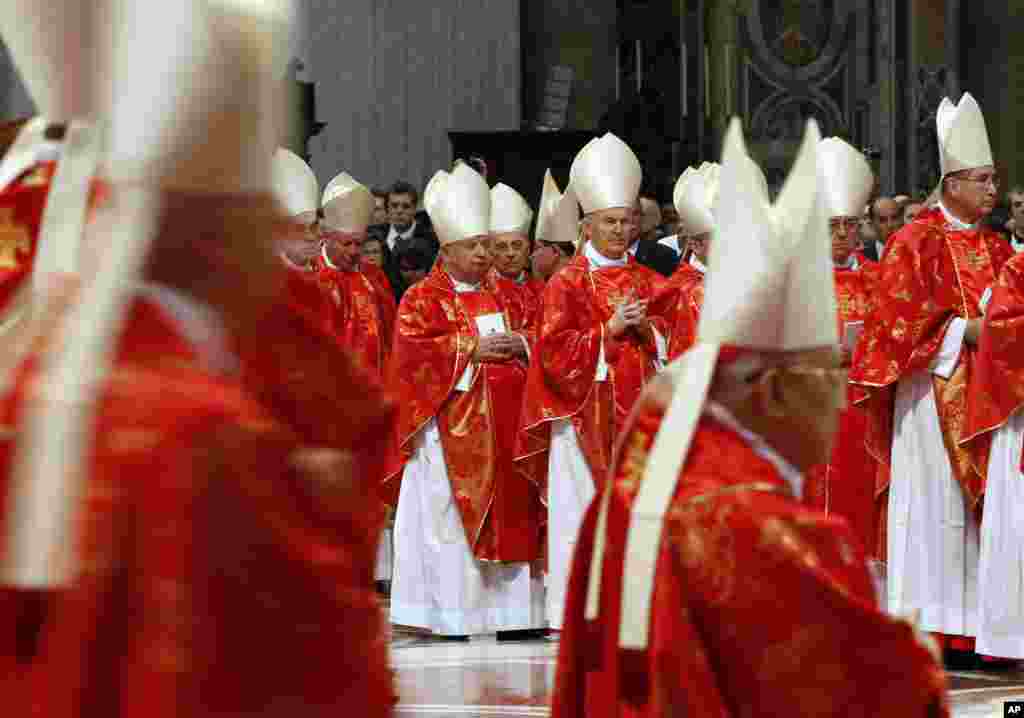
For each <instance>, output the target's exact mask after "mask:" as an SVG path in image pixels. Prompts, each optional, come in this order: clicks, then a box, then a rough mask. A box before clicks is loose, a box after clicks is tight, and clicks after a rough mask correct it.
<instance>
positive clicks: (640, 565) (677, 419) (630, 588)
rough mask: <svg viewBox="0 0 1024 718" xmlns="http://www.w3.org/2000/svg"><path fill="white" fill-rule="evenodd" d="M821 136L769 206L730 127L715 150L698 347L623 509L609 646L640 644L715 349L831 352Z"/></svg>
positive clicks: (591, 612) (600, 538) (803, 152)
mask: <svg viewBox="0 0 1024 718" xmlns="http://www.w3.org/2000/svg"><path fill="white" fill-rule="evenodd" d="M820 139H821V136H820V134H819V132H818V127H817V125H816V124H815V123H814V121H813V120H810V121H809V122H808V124H807V130H806V132H805V134H804V140H803V143H802V144H801V148H800V152H799V154H798V155H797V158H796V161H795V163H794V165H793V168H792V170H791V171H790V174H789V178H788V179H787V181H786V184H785V186H784V187H783V189H782V192H781V194H780V195H779V199H778V201H777V202H776V203H775V205H774V206H773V205H771V204H770V202H769V197H768V193H767V191H766V188H765V187H764V185H763V184H762V182H761V178H760V177H758V174H759V171H758V170H757V169H756V167H755V166H754V165H753V163H752V162H751V161H750V158H749V157H748V156H747V152H746V148H745V147H744V143H743V136H742V130H741V126H740V123H739V121H738V120H733V122H732V123H731V125H730V127H729V131H728V132H727V134H726V138H725V145H724V149H723V153H722V171H721V193H720V195H719V199H718V202H719V205H718V206H719V212H718V223H717V227H716V229H717V232H718V234H717V241H716V242H715V243H714V244H712V246H711V250H710V259H709V265H710V266H709V271H708V280H707V284H706V288H705V297H704V306H703V309H702V311H701V318H700V324H699V326H698V331H697V337H698V341H697V344H695V345H694V347H693V348H692V349H690V350H689V351H688V352H686V353H685V354H683V356H682V357H680V358H679V359H677V360H676V361H675V362H673V364H672V365H671V366H670V367H669V369H668V370H667V371H669V372H670V374H671V376H672V377H673V379H674V380H675V390H674V392H673V396H672V401H671V404H670V405H669V408H668V411H667V412H666V414H665V416H664V418H663V420H662V423H661V426H660V428H659V430H658V434H657V436H656V437H655V440H654V444H653V446H652V447H651V453H650V455H649V458H648V462H647V465H646V467H645V470H644V479H643V482H642V484H641V486H640V491H639V493H638V495H637V497H636V501H635V502H634V504H633V507H632V508H631V511H630V525H629V532H628V533H627V536H628V539H627V543H626V549H625V550H626V556H625V565H624V567H623V576H628V577H629V580H628V581H627V582H625V583H624V585H623V587H622V613H621V623H620V625H619V646H620V647H622V648H627V649H639V650H643V649H645V648H646V647H647V645H648V631H649V627H650V616H651V600H652V594H653V588H654V576H655V569H656V565H657V559H658V553H659V548H660V543H661V535H662V526H663V522H664V517H665V513H666V511H667V509H668V507H669V505H670V503H671V501H672V497H673V495H674V493H675V488H676V483H677V481H678V477H679V471H680V470H681V469H682V466H683V463H684V461H685V459H686V456H687V453H688V452H689V448H690V442H691V441H692V439H693V435H694V432H695V431H696V428H697V423H698V421H699V419H700V416H701V414H702V413H703V410H704V403H705V400H706V397H707V392H708V389H709V387H710V385H711V379H712V377H713V376H714V371H715V366H716V364H717V361H718V354H719V351H720V349H721V348H722V347H723V346H724V345H729V346H733V347H745V348H749V349H753V350H773V351H788V350H795V349H811V348H818V347H826V346H835V345H836V344H837V343H838V340H839V337H838V333H837V328H836V322H835V312H836V301H835V293H834V292H835V290H834V287H833V279H832V267H831V254H830V241H829V232H828V222H827V219H826V216H825V210H824V207H823V204H822V201H821V196H820V194H819V193H818V191H817V188H818V169H817V156H816V155H817V147H818V143H819V142H820ZM610 495H611V492H610V491H607V490H606V491H605V493H604V495H603V496H602V507H601V512H600V514H599V516H598V524H597V525H598V535H597V537H596V540H595V555H594V559H593V561H592V563H591V565H592V566H593V567H594V568H593V569H592V570H591V574H590V576H589V585H588V593H587V603H586V615H587V617H588V618H590V619H593V618H597V617H598V613H599V610H600V601H599V597H600V582H601V576H600V571H601V566H602V561H603V552H604V542H605V540H606V536H605V533H606V532H605V526H606V524H607V505H608V499H609V497H610Z"/></svg>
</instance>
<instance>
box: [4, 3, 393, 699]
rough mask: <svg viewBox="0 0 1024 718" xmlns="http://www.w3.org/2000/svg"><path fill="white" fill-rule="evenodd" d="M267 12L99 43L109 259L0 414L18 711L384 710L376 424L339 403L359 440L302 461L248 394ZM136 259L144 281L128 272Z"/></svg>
mask: <svg viewBox="0 0 1024 718" xmlns="http://www.w3.org/2000/svg"><path fill="white" fill-rule="evenodd" d="M103 19H104V21H106V20H107V18H106V17H104V18H103ZM280 19H281V18H280V16H279V15H278V14H277V13H276V8H267V7H263V6H259V5H253V6H249V7H247V8H245V9H244V10H243V9H239V8H234V7H233V8H230V9H229V8H227V7H226V6H223V5H214V4H212V3H208V2H205V0H192V1H186V2H183V3H179V4H175V5H174V6H173V7H172V6H168V5H166V4H164V3H140V4H138V5H137V6H135V7H134V9H133V10H132V11H131V12H129V13H127V14H126V15H125V16H124V17H123V18H120V21H121V22H122V23H123V25H118V26H116V27H114V28H113V30H114V32H115V33H116V36H117V37H118V42H117V43H116V47H117V48H118V52H117V54H116V55H114V58H115V59H116V60H117V62H118V66H119V67H123V68H125V71H124V72H118V73H114V74H113V76H114V77H116V81H115V84H114V90H115V92H114V93H113V96H114V97H117V98H118V103H117V105H116V106H115V107H113V108H110V109H109V110H108V113H109V116H110V118H111V119H110V127H111V142H110V145H109V147H108V153H109V156H108V158H107V161H106V162H105V167H107V168H108V171H109V172H110V173H111V177H110V186H111V191H110V197H109V198H108V199H107V202H106V203H105V205H104V206H103V207H102V208H101V209H100V210H99V211H98V214H97V216H96V218H95V220H94V221H93V223H92V225H91V226H90V228H89V230H88V235H87V240H88V241H89V244H90V246H94V247H102V254H101V256H99V257H98V259H97V264H96V267H95V270H94V271H95V274H94V275H84V276H83V280H82V282H81V283H80V289H78V290H77V292H72V293H71V294H70V295H69V296H68V297H66V298H65V307H64V309H63V310H62V311H61V312H60V313H59V314H57V315H55V316H53V317H47V318H46V321H45V323H46V324H48V325H52V330H51V331H48V332H45V333H42V334H39V336H40V340H39V341H38V342H37V343H36V345H35V352H34V354H33V355H32V357H31V359H30V360H29V361H28V362H27V363H25V364H24V365H23V366H22V367H21V368H20V369H19V370H18V372H17V374H16V376H15V377H14V379H15V381H14V388H13V390H12V391H11V392H9V393H7V394H5V396H4V397H3V399H2V402H0V413H2V418H0V423H2V424H3V425H4V426H8V427H16V429H17V430H16V431H10V432H8V433H5V435H4V437H3V441H0V483H2V486H0V496H2V497H3V503H2V504H0V557H2V565H0V579H2V582H3V585H4V586H5V593H4V594H3V598H4V605H3V606H2V608H0V623H2V627H0V655H2V657H3V660H4V661H5V664H4V666H3V667H4V668H5V669H6V668H10V669H11V670H4V671H3V673H2V678H0V682H2V684H3V691H2V694H3V695H4V698H5V699H6V704H5V705H6V707H7V709H8V710H9V711H10V712H11V713H12V715H36V716H45V717H48V716H63V717H64V718H69V717H79V716H80V717H82V718H86V717H89V716H96V715H120V716H166V717H167V718H172V717H173V718H177V717H178V716H182V715H190V716H214V715H265V716H327V715H336V714H337V713H338V711H340V710H345V709H349V710H351V709H352V708H353V707H355V708H356V709H357V711H358V712H359V714H360V715H370V716H385V715H389V714H390V711H391V705H392V703H393V701H394V695H393V687H392V677H391V673H390V670H389V669H388V666H387V644H386V640H385V638H384V634H383V630H382V628H383V626H382V622H381V619H382V616H381V611H380V605H379V601H378V599H377V597H376V595H375V593H374V591H373V586H372V568H373V555H374V548H375V545H376V538H377V534H378V532H379V530H380V523H381V519H382V516H381V513H380V512H379V511H377V510H376V508H375V507H376V487H375V486H374V485H373V484H372V483H370V482H367V481H364V480H363V478H362V474H363V469H364V468H365V467H366V466H369V465H370V463H372V461H373V460H374V457H373V456H372V454H370V455H363V454H362V453H361V452H364V451H367V450H368V451H370V452H375V453H377V454H379V452H380V447H379V444H378V445H376V446H374V444H373V443H372V437H373V436H374V435H378V436H382V435H383V434H384V431H385V428H386V427H387V425H388V424H389V409H388V406H387V404H386V403H385V402H384V401H383V400H382V396H381V395H380V392H379V389H376V388H374V387H373V386H372V385H371V386H370V389H369V390H367V389H366V388H365V387H362V386H358V385H357V386H353V387H350V389H351V391H350V393H351V394H352V395H353V396H354V397H358V398H354V399H353V400H352V405H351V408H352V409H353V414H352V421H354V422H362V423H360V424H359V425H358V426H357V428H356V429H355V430H354V431H353V432H352V435H351V441H349V442H345V443H341V444H339V445H335V446H324V447H317V446H310V445H309V444H308V443H307V442H306V441H305V438H304V437H302V436H301V435H299V434H298V433H297V432H296V431H295V430H294V429H293V428H292V427H291V426H290V425H289V422H288V420H287V418H286V417H280V416H277V415H276V413H275V412H274V410H273V409H272V407H270V406H268V405H267V404H264V403H263V402H262V401H261V400H260V399H259V398H257V397H255V396H253V395H252V394H251V393H250V392H249V391H248V389H247V387H246V385H245V384H244V382H243V378H242V377H243V376H244V373H245V368H244V367H243V366H241V364H242V363H243V362H244V361H245V356H244V355H241V354H238V353H236V352H235V351H234V347H236V346H245V345H246V342H248V341H249V339H248V337H250V336H252V335H259V336H260V337H262V338H263V339H264V340H268V338H267V337H268V335H267V334H265V333H264V331H265V329H266V318H267V316H268V309H269V308H270V307H272V306H275V305H276V303H277V302H278V299H277V290H278V289H279V285H277V284H276V283H275V281H274V277H275V276H279V275H278V274H277V272H278V270H277V266H276V262H275V260H274V256H273V252H272V251H271V243H272V242H273V239H274V237H273V234H274V227H275V225H276V223H277V222H279V221H280V219H281V217H280V215H279V214H278V212H277V209H276V205H275V203H274V202H273V200H272V197H271V195H270V192H269V189H270V186H269V169H270V168H269V158H270V156H271V154H272V150H273V147H272V146H270V147H268V146H266V145H264V144H260V143H253V144H252V145H251V146H250V145H249V144H248V143H249V142H250V141H251V138H256V137H260V138H268V137H271V136H272V132H269V131H268V129H269V128H268V127H267V126H266V125H265V124H263V123H267V122H268V120H270V119H271V115H270V114H269V113H255V112H251V111H250V102H251V98H252V97H272V96H273V92H272V88H275V87H277V85H278V81H277V72H276V68H274V67H273V66H272V64H271V63H269V62H266V63H265V64H257V62H256V61H255V58H259V59H260V60H269V59H270V58H269V57H268V53H265V52H262V51H263V50H265V48H266V47H267V46H268V45H269V44H270V43H271V42H272V40H273V38H274V37H275V31H277V30H279V29H280V28H281V26H282V23H281V22H280ZM196 23H203V24H204V25H205V26H201V27H196V26H195V24H196ZM238 27H245V28H246V30H247V32H246V34H245V35H242V34H241V33H237V32H236V31H237V28H238ZM169 29H171V30H175V31H174V32H169ZM167 38H172V39H173V52H172V51H171V41H170V40H168V39H167ZM182 38H192V40H190V41H189V42H190V43H191V44H190V45H189V47H188V48H186V49H187V50H188V51H187V52H182V46H181V42H182ZM200 38H201V39H202V41H200ZM161 40H164V42H162V43H161ZM160 48H165V49H166V50H167V57H160V55H159V52H158V51H159V49H160ZM257 49H258V50H260V52H257V51H256V50H257ZM142 56H145V57H147V58H149V59H150V60H152V59H153V57H154V56H156V57H158V58H159V59H160V60H161V62H160V63H157V65H156V66H158V67H161V68H162V70H161V72H162V73H165V74H161V75H158V76H156V77H154V76H153V75H152V72H151V68H152V67H153V65H152V64H151V63H141V64H140V63H138V59H139V58H140V57H142ZM186 62H188V63H190V64H188V65H186V64H185V63H186ZM193 63H194V64H193ZM143 65H144V66H145V70H144V71H143V70H142V69H140V70H139V71H138V72H132V71H129V69H130V68H134V67H141V66H143ZM193 73H195V74H193ZM196 76H199V77H202V78H203V82H202V84H201V85H199V87H195V83H194V79H193V78H194V77H196ZM200 88H201V89H202V90H204V92H202V93H200V94H199V95H198V96H196V93H197V91H198V90H199V89H200ZM207 91H208V92H207ZM272 106H276V100H275V101H274V103H273V104H272ZM154 107H156V108H159V109H160V113H155V112H154V111H153V108H154ZM143 108H145V110H146V111H143ZM240 108H244V109H245V112H244V113H243V112H242V111H241V110H240ZM148 132H155V133H156V134H155V135H152V136H151V135H148V134H146V133H148ZM141 137H146V138H148V139H149V140H151V141H140V138H141ZM196 137H202V138H204V139H206V140H210V145H209V146H204V148H203V149H202V150H200V151H195V149H194V148H189V146H188V145H187V144H186V143H187V142H190V141H193V140H194V138H196ZM243 143H244V144H243ZM210 147H215V148H217V151H211V150H210ZM170 158H173V160H174V161H173V162H168V161H167V160H168V159H170ZM140 169H142V170H145V172H146V173H145V174H141V173H140ZM155 172H159V174H155ZM151 173H153V174H151ZM199 178H202V179H199ZM146 228H151V229H146ZM150 243H152V252H151V253H148V262H147V263H146V264H147V270H146V274H145V279H146V281H145V282H143V283H141V285H140V283H139V282H137V281H136V280H137V278H138V276H137V270H135V269H133V267H135V266H136V264H135V263H134V262H132V261H126V259H127V258H130V257H133V256H135V257H139V256H143V255H146V254H147V251H146V248H147V246H148V245H149V244H150ZM183 267H189V268H190V269H191V270H192V271H191V272H184V271H182V269H183ZM197 278H202V279H201V280H200V279H197ZM136 287H138V289H136ZM126 289H127V290H128V291H124V290H126ZM82 307H88V308H89V309H88V311H82ZM122 317H123V319H122ZM269 336H270V339H269V340H270V341H287V339H288V337H287V335H281V334H278V333H276V331H272V332H271V333H270V335H269ZM108 342H113V343H112V344H111V345H110V346H112V350H111V352H110V356H109V357H108V356H107V352H106V351H105V350H103V349H99V350H98V346H99V345H107V343H108ZM339 375H340V376H345V377H350V376H352V373H351V372H350V371H349V370H348V369H347V368H345V367H339ZM68 376H72V377H79V376H86V377H89V379H87V380H86V381H85V382H77V381H70V382H69V381H68V380H67V379H66V378H65V377H68ZM55 386H60V391H54V390H53V387H55ZM83 407H87V408H85V409H83ZM83 414H85V416H83ZM361 432H364V433H363V434H362V435H360V433H361ZM368 442H369V443H368ZM367 446H369V449H367V448H365V447H367ZM346 449H347V450H346ZM339 650H341V651H342V652H343V653H344V654H345V655H346V656H347V659H346V660H345V661H343V662H341V663H339V662H338V661H337V660H336V659H337V656H338V651H339ZM325 666H330V669H329V670H327V669H325V668H324V667H325ZM311 667H312V668H311Z"/></svg>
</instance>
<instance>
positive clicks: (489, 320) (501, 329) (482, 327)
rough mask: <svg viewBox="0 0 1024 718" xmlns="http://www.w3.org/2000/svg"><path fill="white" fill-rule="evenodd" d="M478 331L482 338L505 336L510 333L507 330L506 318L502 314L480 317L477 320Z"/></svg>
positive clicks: (496, 313) (482, 315)
mask: <svg viewBox="0 0 1024 718" xmlns="http://www.w3.org/2000/svg"><path fill="white" fill-rule="evenodd" d="M476 329H477V331H478V332H480V336H482V337H489V336H491V335H492V334H504V333H505V332H507V331H508V330H507V329H506V328H505V317H504V315H502V314H501V313H500V312H495V313H494V314H481V315H480V316H478V317H477V318H476Z"/></svg>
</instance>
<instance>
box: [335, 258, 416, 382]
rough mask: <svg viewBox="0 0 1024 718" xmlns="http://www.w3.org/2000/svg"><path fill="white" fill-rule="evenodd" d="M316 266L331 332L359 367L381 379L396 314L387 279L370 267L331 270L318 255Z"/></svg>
mask: <svg viewBox="0 0 1024 718" xmlns="http://www.w3.org/2000/svg"><path fill="white" fill-rule="evenodd" d="M316 267H317V277H318V280H319V282H320V285H321V287H323V291H324V292H325V294H326V302H325V304H326V307H327V312H328V326H329V327H330V330H331V333H332V334H334V336H335V337H337V339H338V342H339V343H340V344H341V345H342V346H343V347H345V350H346V351H347V352H348V354H349V356H351V357H352V358H353V360H354V361H355V362H356V363H357V364H358V365H359V366H360V367H362V368H363V369H364V370H366V371H367V372H368V373H370V374H371V375H373V376H375V377H377V378H378V379H380V378H382V377H383V375H384V367H385V366H386V364H387V358H388V354H389V353H390V351H391V339H392V332H393V331H394V326H395V314H396V313H397V311H398V310H397V307H396V306H395V295H394V293H393V292H392V291H391V287H390V285H389V284H388V280H387V277H385V276H384V272H382V271H381V270H380V268H378V267H376V266H374V265H372V264H366V265H362V266H360V267H359V269H358V270H355V271H351V272H345V271H342V270H339V269H334V268H332V267H330V266H328V265H327V262H325V261H324V258H323V257H322V256H321V257H319V258H318V259H317V263H316Z"/></svg>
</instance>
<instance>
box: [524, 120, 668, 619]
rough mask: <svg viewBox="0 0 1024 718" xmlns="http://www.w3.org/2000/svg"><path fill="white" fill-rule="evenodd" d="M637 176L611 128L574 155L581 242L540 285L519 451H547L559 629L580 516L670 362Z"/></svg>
mask: <svg viewBox="0 0 1024 718" xmlns="http://www.w3.org/2000/svg"><path fill="white" fill-rule="evenodd" d="M640 181H641V170H640V162H639V161H638V160H637V158H636V155H634V154H633V151H632V150H631V149H630V148H629V147H628V146H627V145H626V144H625V143H624V142H623V141H622V140H620V139H619V138H618V137H616V136H615V135H612V134H606V135H604V136H602V137H600V138H596V139H594V140H592V141H591V142H590V143H588V144H587V145H586V146H585V147H584V148H583V149H582V150H580V152H579V154H578V155H577V156H576V159H575V160H574V161H573V164H572V168H571V170H570V181H569V188H570V191H571V192H572V194H574V195H575V196H576V197H578V198H579V201H580V204H582V206H583V212H584V215H585V216H584V220H583V237H584V241H585V244H584V246H583V248H582V251H581V252H580V253H579V254H577V256H576V257H575V259H573V260H572V261H571V262H570V263H569V264H568V265H566V266H565V267H563V268H562V269H561V270H560V271H559V272H558V274H556V275H555V276H554V277H552V278H551V280H549V281H548V284H547V287H545V289H544V297H543V301H542V306H541V324H540V329H539V333H538V339H537V350H536V352H535V353H534V354H535V357H534V361H532V362H531V363H530V375H529V378H528V381H527V389H526V398H525V400H524V404H523V416H522V420H521V421H522V425H523V428H522V431H521V433H520V445H519V451H518V454H519V456H520V457H536V456H539V455H541V454H542V453H543V452H544V451H545V450H547V454H548V477H549V480H548V484H547V497H546V498H547V507H548V583H547V587H548V603H547V607H548V619H549V621H550V623H551V626H552V627H553V628H556V629H557V628H560V627H561V625H562V624H561V619H562V608H563V604H564V597H565V587H566V582H567V581H568V572H569V561H570V558H571V557H572V553H573V547H574V546H575V543H576V533H577V531H578V529H579V523H580V521H581V520H582V518H583V512H584V511H585V510H586V508H587V505H588V504H589V503H590V500H591V498H592V497H593V496H594V492H595V488H596V487H597V486H600V485H601V484H602V483H603V482H604V480H605V476H606V475H607V472H608V466H609V462H610V460H611V453H612V445H613V443H614V441H615V437H616V436H617V435H618V432H619V429H620V428H621V426H622V424H623V422H624V421H625V418H626V415H627V414H628V413H629V411H630V410H631V409H632V407H633V402H634V401H636V398H637V396H639V394H640V389H641V388H642V387H643V385H644V383H645V382H646V381H647V380H648V379H650V378H651V377H652V376H653V375H654V374H655V372H657V371H658V369H659V367H660V366H661V362H662V361H663V360H664V359H665V358H666V348H667V347H666V343H665V337H666V336H667V329H666V327H665V324H664V319H663V317H664V313H663V306H662V305H660V304H655V303H652V299H654V297H655V293H656V291H657V290H658V288H659V287H660V286H661V285H662V284H663V283H664V279H663V278H662V277H661V276H660V275H659V274H657V273H656V272H654V271H653V270H651V269H648V268H647V267H644V266H643V265H641V264H639V263H637V262H636V261H635V260H634V259H633V258H632V257H631V256H630V255H629V253H628V251H627V250H628V248H629V244H630V242H631V241H632V238H633V234H634V232H635V228H634V223H635V222H636V220H637V216H636V212H635V210H634V207H635V206H636V201H637V191H638V190H639V188H640ZM567 194H568V193H567ZM666 303H667V300H666ZM533 460H534V461H536V460H537V459H533Z"/></svg>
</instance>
